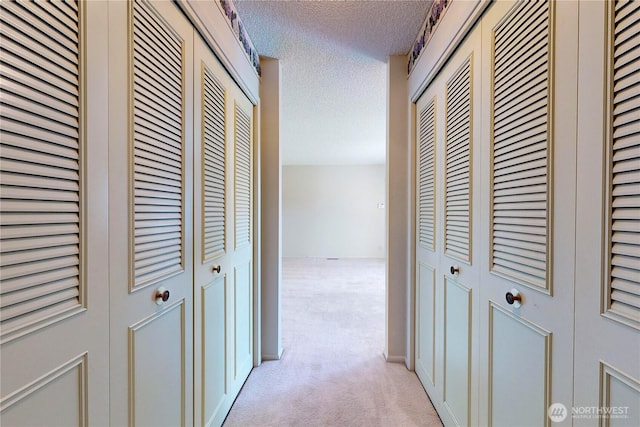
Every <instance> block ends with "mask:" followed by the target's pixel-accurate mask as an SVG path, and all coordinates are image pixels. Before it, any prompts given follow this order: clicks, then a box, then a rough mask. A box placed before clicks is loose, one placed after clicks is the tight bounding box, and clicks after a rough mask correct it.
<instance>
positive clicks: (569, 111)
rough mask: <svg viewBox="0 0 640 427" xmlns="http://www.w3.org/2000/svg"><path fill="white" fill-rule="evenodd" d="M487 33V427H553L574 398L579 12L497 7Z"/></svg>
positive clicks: (483, 420) (486, 21)
mask: <svg viewBox="0 0 640 427" xmlns="http://www.w3.org/2000/svg"><path fill="white" fill-rule="evenodd" d="M482 31H483V40H482V46H483V48H485V49H486V50H485V51H484V52H483V67H482V73H483V77H482V78H483V84H482V90H483V99H484V103H483V107H482V111H483V114H482V122H483V126H485V127H484V128H483V132H482V134H483V150H482V153H483V162H482V164H483V165H485V167H486V169H485V172H484V173H483V185H482V188H481V192H482V194H483V198H482V200H483V203H482V212H483V221H482V224H481V225H480V227H481V228H482V230H483V235H482V236H483V237H482V240H483V244H484V248H483V250H482V251H481V254H483V258H484V259H482V260H480V261H481V264H482V271H481V277H480V281H481V282H482V288H481V303H480V307H481V325H482V330H481V332H480V337H481V352H480V368H481V369H482V371H483V372H485V373H486V374H484V375H483V377H482V380H481V383H480V390H482V392H481V393H480V404H479V405H480V418H479V423H480V424H483V425H495V426H513V425H518V426H541V425H550V424H551V422H552V421H551V419H550V418H549V417H548V416H547V410H548V408H549V406H550V405H551V404H552V403H555V402H557V403H563V404H564V405H566V406H567V407H570V406H571V402H572V400H573V384H572V375H571V372H572V370H573V357H572V354H573V315H572V313H573V307H574V305H573V296H574V285H573V283H574V268H573V265H574V254H575V246H574V241H575V230H574V213H575V211H574V209H575V195H574V189H575V148H576V146H575V141H576V128H575V123H576V108H575V99H576V91H575V80H576V73H577V58H576V52H577V36H576V34H577V3H576V2H546V1H543V2H498V3H495V4H494V5H493V6H492V7H491V8H490V9H489V10H488V12H487V13H486V14H485V16H484V17H483V20H482ZM516 292H517V293H519V295H516ZM514 297H518V298H520V299H521V300H520V301H518V300H517V299H515V298H514ZM520 304H521V305H520Z"/></svg>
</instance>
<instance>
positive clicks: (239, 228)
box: [194, 37, 253, 425]
mask: <svg viewBox="0 0 640 427" xmlns="http://www.w3.org/2000/svg"><path fill="white" fill-rule="evenodd" d="M195 61H196V67H195V68H194V81H195V82H196V85H195V87H194V107H195V112H194V131H195V143H196V145H195V148H194V164H195V165H196V167H195V168H194V190H195V191H194V194H195V199H194V209H195V216H194V218H195V222H194V230H195V236H197V238H196V245H195V253H194V255H195V256H194V271H195V277H194V285H195V300H194V315H195V317H194V319H195V342H194V351H195V355H194V356H195V359H194V360H195V367H194V373H195V377H194V378H195V406H194V407H195V421H196V424H197V425H221V424H222V422H223V421H224V419H225V417H226V415H227V413H228V411H229V410H230V408H231V405H232V404H233V401H234V400H235V398H236V396H237V395H238V393H239V392H240V388H241V387H242V385H243V384H244V381H245V380H246V379H247V377H248V375H249V372H250V371H251V369H252V368H253V280H252V277H253V263H252V258H251V256H252V253H253V243H252V242H253V236H252V215H253V205H252V203H253V194H252V188H253V187H252V186H253V181H252V179H253V164H252V160H251V159H252V156H253V105H252V104H251V103H250V102H249V101H248V99H247V98H246V97H245V96H244V94H243V93H242V92H241V91H240V89H239V88H238V87H237V85H236V84H235V83H234V81H233V80H232V79H231V78H230V77H229V75H228V74H227V73H226V71H225V70H224V69H223V68H222V66H221V65H220V63H219V62H218V61H217V59H216V58H215V56H214V55H213V54H212V52H211V50H210V49H209V47H208V46H207V45H206V44H205V43H204V41H202V40H201V39H200V38H199V37H198V38H197V39H196V45H195Z"/></svg>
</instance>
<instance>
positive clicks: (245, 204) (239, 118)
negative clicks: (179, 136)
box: [234, 105, 251, 248]
mask: <svg viewBox="0 0 640 427" xmlns="http://www.w3.org/2000/svg"><path fill="white" fill-rule="evenodd" d="M234 178H235V215H234V216H235V245H236V248H240V247H242V246H245V245H248V244H250V243H251V117H250V116H249V115H248V114H246V113H245V112H244V111H242V109H241V108H240V107H239V106H238V105H236V106H235V177H234Z"/></svg>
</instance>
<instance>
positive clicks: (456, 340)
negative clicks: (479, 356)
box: [444, 279, 473, 425]
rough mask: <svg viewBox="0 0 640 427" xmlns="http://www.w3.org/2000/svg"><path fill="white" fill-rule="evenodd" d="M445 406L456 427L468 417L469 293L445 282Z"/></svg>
mask: <svg viewBox="0 0 640 427" xmlns="http://www.w3.org/2000/svg"><path fill="white" fill-rule="evenodd" d="M444 298H445V315H444V329H445V332H444V336H445V338H444V342H445V353H444V354H445V359H444V370H445V372H444V379H445V383H444V404H445V407H446V408H447V410H448V411H449V413H450V414H451V417H452V418H453V420H454V422H455V423H456V424H457V425H469V424H470V418H469V417H470V415H471V406H470V405H471V401H470V397H471V389H470V387H471V382H470V381H469V378H470V376H471V372H470V371H471V359H472V357H473V355H472V354H471V314H472V313H471V289H469V288H467V287H465V286H464V285H462V284H460V283H457V282H455V281H453V280H450V279H445V295H444Z"/></svg>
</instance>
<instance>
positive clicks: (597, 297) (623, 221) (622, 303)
mask: <svg viewBox="0 0 640 427" xmlns="http://www.w3.org/2000/svg"><path fill="white" fill-rule="evenodd" d="M638 28H640V4H638V2H628V1H615V2H605V3H589V2H587V3H583V4H581V5H580V47H581V49H580V74H579V80H578V84H579V86H578V90H579V92H578V108H579V110H578V127H579V134H578V187H577V189H578V194H577V197H578V200H577V206H578V207H577V212H578V215H577V216H576V227H577V258H576V259H577V267H578V268H577V269H576V283H577V286H578V288H577V289H576V290H577V292H576V348H575V390H576V392H575V406H577V407H598V408H606V409H608V410H609V411H610V412H609V413H610V414H611V415H612V416H611V418H610V419H605V418H602V417H597V416H589V417H586V416H585V417H584V418H583V419H580V421H579V422H580V423H581V424H582V425H594V426H595V425H602V424H601V423H604V424H605V425H629V426H631V425H639V424H640V359H639V357H640V356H639V355H640V332H639V330H640V79H639V78H638V69H639V68H640V40H639V39H638V37H637V35H638ZM603 100H604V102H603Z"/></svg>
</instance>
